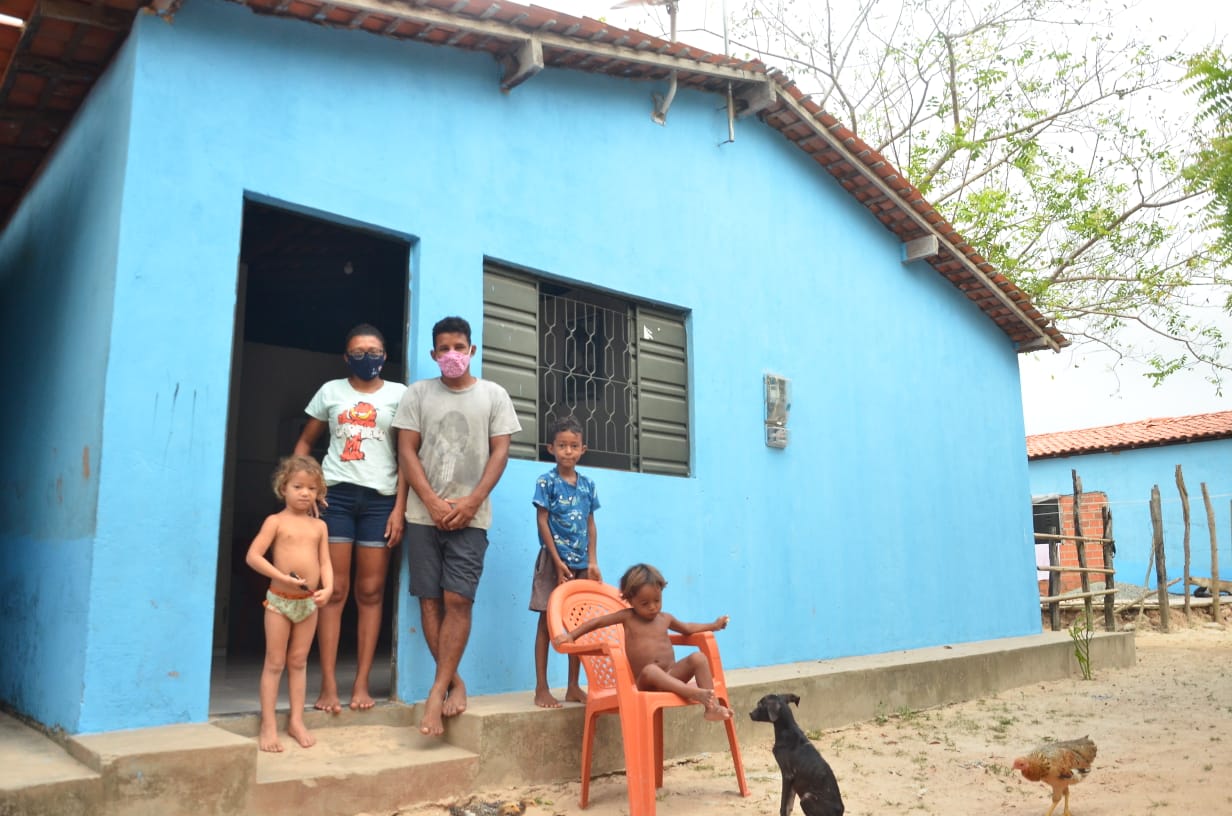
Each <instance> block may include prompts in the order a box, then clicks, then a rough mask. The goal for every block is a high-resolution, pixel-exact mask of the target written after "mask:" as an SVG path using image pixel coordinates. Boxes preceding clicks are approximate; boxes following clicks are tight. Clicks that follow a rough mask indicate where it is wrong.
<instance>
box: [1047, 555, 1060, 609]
mask: <svg viewBox="0 0 1232 816" xmlns="http://www.w3.org/2000/svg"><path fill="white" fill-rule="evenodd" d="M1060 550H1061V542H1060V541H1058V540H1057V539H1055V538H1052V539H1049V540H1048V566H1050V567H1059V566H1061V552H1060ZM1060 594H1061V573H1059V572H1057V571H1056V570H1055V569H1050V570H1048V595H1049V596H1050V597H1053V598H1055V597H1057V596H1058V595H1060ZM1048 625H1049V626H1051V627H1052V631H1054V632H1057V631H1060V629H1061V602H1060V601H1052V602H1050V603H1049V604H1048Z"/></svg>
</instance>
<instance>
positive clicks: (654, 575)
mask: <svg viewBox="0 0 1232 816" xmlns="http://www.w3.org/2000/svg"><path fill="white" fill-rule="evenodd" d="M665 586H667V581H666V580H665V579H664V578H663V575H662V573H660V572H659V571H658V570H657V569H655V568H654V567H652V566H650V565H649V564H634V565H633V566H631V567H629V569H627V570H625V574H624V575H622V576H621V577H620V596H621V597H622V598H624V599H625V601H626V602H627V603H628V604H629V607H630V608H628V609H621V610H619V611H617V612H613V613H611V614H610V615H603V616H602V617H599V618H594V619H592V620H589V621H587V622H585V623H583V624H582V625H581V626H579V627H577V628H576V629H574V630H573V631H571V632H565V633H563V634H560V635H557V636H556V638H555V639H554V640H553V643H555V644H557V645H560V644H562V643H571V642H573V641H574V640H576V639H577V638H579V637H581V636H582V635H585V634H586V633H587V632H593V631H594V630H595V629H602V628H603V627H605V626H614V625H616V624H620V625H621V626H623V627H624V632H625V652H626V653H627V655H628V658H629V666H630V668H631V669H632V670H633V676H634V677H635V678H637V687H638V688H639V689H641V690H642V691H670V692H672V693H674V694H678V695H680V696H681V697H683V698H684V699H686V700H692V701H693V702H697V703H701V704H702V706H703V708H704V716H705V718H706V719H707V720H715V721H720V722H721V721H723V720H727V719H730V718H731V715H732V712H731V709H729V708H727V707H726V706H723V705H720V704H719V702H718V700H716V699H715V696H714V677H713V675H712V674H711V673H710V665H709V664H708V663H707V662H706V657H705V655H703V654H702V653H701V652H694V653H693V654H691V655H689V656H688V657H686V658H685V659H684V660H681V661H679V662H677V661H676V655H675V652H674V651H673V649H672V641H671V637H670V636H669V635H668V630H671V631H673V632H679V633H680V634H682V635H693V634H697V633H698V632H717V631H719V630H720V629H725V628H727V616H726V615H723V616H721V617H719V618H716V619H715V621H714V622H713V623H685V622H683V621H678V620H676V618H674V617H672V616H671V615H669V614H668V613H666V612H664V611H662V607H663V588H664V587H665ZM690 680H692V681H694V684H691V683H689V681H690Z"/></svg>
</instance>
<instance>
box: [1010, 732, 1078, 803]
mask: <svg viewBox="0 0 1232 816" xmlns="http://www.w3.org/2000/svg"><path fill="white" fill-rule="evenodd" d="M1095 750H1096V749H1095V743H1093V742H1091V740H1090V739H1089V738H1088V737H1083V738H1082V739H1076V740H1067V741H1065V742H1046V743H1044V744H1043V745H1041V746H1040V747H1038V748H1036V749H1035V750H1034V751H1032V752H1031V753H1029V754H1027V755H1026V756H1023V757H1018V758H1017V759H1015V760H1014V770H1016V771H1021V772H1022V775H1023V778H1025V779H1027V780H1029V781H1031V782H1043V783H1045V784H1047V785H1048V786H1049V787H1050V788H1052V807H1050V808H1048V812H1047V813H1046V814H1044V816H1052V812H1053V811H1054V810H1056V809H1057V802H1060V801H1061V797H1065V812H1064V813H1063V814H1062V816H1070V812H1069V786H1070V785H1072V784H1074V783H1076V782H1080V781H1082V779H1083V778H1084V777H1085V776H1086V775H1087V774H1088V773H1090V772H1091V763H1092V762H1094V761H1095ZM1075 773H1076V774H1077V775H1075Z"/></svg>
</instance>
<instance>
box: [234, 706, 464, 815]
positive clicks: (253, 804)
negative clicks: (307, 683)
mask: <svg viewBox="0 0 1232 816" xmlns="http://www.w3.org/2000/svg"><path fill="white" fill-rule="evenodd" d="M313 735H314V736H315V737H316V740H317V742H316V745H313V746H312V747H311V748H301V747H300V746H299V745H298V744H296V743H295V741H294V740H291V739H288V738H287V737H286V736H285V735H283V737H282V738H281V742H282V745H283V748H284V749H285V750H284V751H283V752H282V753H277V754H275V753H267V752H264V751H262V752H258V756H257V775H256V785H254V786H253V789H252V798H251V799H250V803H249V811H248V812H250V813H261V814H270V816H279V815H280V814H287V816H334V815H335V814H348V816H349V814H353V813H357V812H359V811H363V810H383V809H384V810H388V809H390V808H393V807H399V806H401V805H407V804H412V803H416V802H424V801H429V800H437V799H442V798H447V797H452V796H456V795H459V794H462V793H465V792H467V791H469V790H471V789H472V788H473V785H474V780H475V778H476V776H477V775H478V773H479V755H478V754H476V753H474V752H472V751H467V750H464V749H462V748H458V747H456V746H453V745H449V744H448V743H444V742H441V741H440V740H437V739H432V738H430V737H425V736H422V735H421V734H420V733H419V730H418V729H417V728H409V727H406V726H400V725H339V726H335V727H329V728H320V729H317V730H316V731H314V732H313Z"/></svg>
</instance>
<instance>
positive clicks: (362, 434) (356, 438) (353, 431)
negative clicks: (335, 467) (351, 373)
mask: <svg viewBox="0 0 1232 816" xmlns="http://www.w3.org/2000/svg"><path fill="white" fill-rule="evenodd" d="M376 413H377V412H376V406H375V405H373V404H372V403H370V402H357V403H355V405H354V406H352V407H350V408H348V409H346V410H345V411H343V412H342V413H340V414H338V430H337V431H336V432H335V433H337V435H338V436H339V437H340V438H343V439H345V442H344V443H343V446H342V454H341V455H340V456H339V457H338V458H339V459H341V460H342V461H343V462H355V461H358V460H360V459H363V458H364V449H363V445H364V440H365V439H377V440H384V439H385V432H384V431H382V430H381V429H380V428H378V427H377V426H376Z"/></svg>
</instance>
